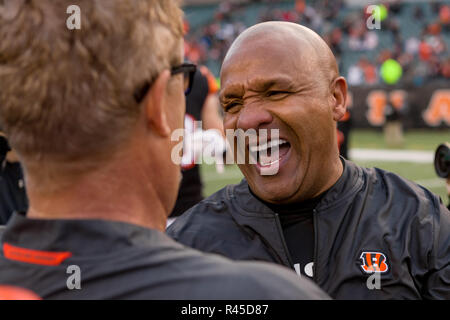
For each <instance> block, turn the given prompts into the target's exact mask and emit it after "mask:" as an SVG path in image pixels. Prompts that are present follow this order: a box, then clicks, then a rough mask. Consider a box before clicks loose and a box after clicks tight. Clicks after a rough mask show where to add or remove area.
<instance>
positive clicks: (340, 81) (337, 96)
mask: <svg viewBox="0 0 450 320" xmlns="http://www.w3.org/2000/svg"><path fill="white" fill-rule="evenodd" d="M332 88H333V92H332V94H333V98H334V99H333V102H334V105H333V119H334V120H335V121H339V120H340V119H341V118H342V117H343V116H344V115H345V112H346V110H347V81H346V80H345V78H344V77H338V78H336V79H335V80H334V83H333V85H332Z"/></svg>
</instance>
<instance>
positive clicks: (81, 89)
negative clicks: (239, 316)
mask: <svg viewBox="0 0 450 320" xmlns="http://www.w3.org/2000/svg"><path fill="white" fill-rule="evenodd" d="M74 4H75V5H77V6H78V7H79V8H80V12H81V15H82V16H81V29H80V30H77V29H75V30H69V29H68V28H66V18H67V15H66V8H67V7H68V6H69V5H74ZM0 39H2V40H1V42H0V83H1V85H0V86H1V90H0V105H1V108H0V121H1V126H2V128H3V129H4V131H5V133H6V135H7V137H8V139H9V142H10V144H11V146H12V147H13V148H14V149H15V150H16V151H17V153H18V155H19V157H20V160H21V162H22V164H23V166H24V170H25V175H26V187H27V191H28V196H29V203H30V207H29V210H28V211H27V213H26V215H25V214H24V213H15V214H14V215H13V217H12V218H11V220H10V221H9V223H8V224H7V226H6V229H5V230H4V231H3V232H2V235H1V251H0V285H8V286H18V287H22V288H24V289H27V290H31V291H33V292H34V293H36V294H37V295H39V296H40V297H42V298H44V299H77V298H84V299H185V298H189V299H320V298H327V296H326V295H325V294H324V293H323V292H322V291H321V290H320V289H319V288H318V287H317V286H315V285H314V284H313V283H311V282H308V281H302V282H298V279H297V277H296V275H295V274H294V273H293V272H290V271H288V270H287V269H285V268H282V267H279V266H274V265H269V264H267V263H235V262H232V261H230V260H228V259H225V258H222V257H219V256H215V255H207V254H203V253H200V252H198V251H195V250H192V249H188V248H186V247H184V246H182V245H180V244H177V243H175V242H174V241H173V240H171V239H170V238H169V237H167V236H166V235H164V233H163V231H164V229H165V225H166V219H167V216H168V214H169V213H170V211H171V210H172V208H173V205H174V203H175V199H176V196H177V190H178V186H179V180H180V168H179V166H178V165H176V164H175V163H173V162H172V161H171V149H172V148H173V147H174V146H175V144H177V141H171V132H172V131H174V130H175V129H178V128H181V127H182V126H183V118H184V112H185V102H184V95H183V91H184V90H185V89H189V87H190V85H191V83H190V80H189V79H191V77H190V76H189V75H190V74H191V73H192V72H193V71H194V70H195V66H193V65H188V64H184V63H183V56H182V45H183V43H182V16H181V10H180V9H179V7H178V5H177V3H176V2H175V1H172V0H159V1H156V0H133V1H129V0H97V1H92V0H79V1H74V0H61V1H53V0H28V1H21V0H5V1H2V2H1V5H0ZM183 75H185V76H184V77H183Z"/></svg>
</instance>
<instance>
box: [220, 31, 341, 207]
mask: <svg viewBox="0 0 450 320" xmlns="http://www.w3.org/2000/svg"><path fill="white" fill-rule="evenodd" d="M320 62H321V60H320V59H319V58H318V56H317V54H316V49H315V48H313V47H312V46H311V45H310V42H309V41H306V40H302V39H301V38H299V37H296V36H295V35H294V34H293V33H292V32H285V33H283V32H274V33H264V36H262V35H261V34H260V33H259V32H256V34H251V35H249V36H246V37H244V38H243V39H242V38H241V39H238V41H237V43H236V44H235V45H233V47H232V48H231V49H230V51H229V54H228V55H227V57H226V59H225V62H224V64H223V66H222V74H221V83H222V90H221V94H220V98H221V104H222V107H223V108H224V111H225V116H224V128H225V129H233V130H237V129H242V130H244V131H245V130H248V129H254V130H256V131H257V132H258V131H259V130H260V129H268V132H269V139H268V140H269V141H271V137H270V132H271V130H272V129H278V130H279V131H278V132H279V139H280V140H279V141H275V139H274V140H273V141H271V142H272V143H271V144H270V145H279V152H278V155H277V156H276V158H277V159H275V158H274V157H273V156H272V157H269V158H267V157H258V163H256V164H251V163H248V162H247V163H244V164H239V168H240V170H241V171H242V173H243V174H244V176H245V177H246V179H247V181H248V183H249V186H250V188H251V189H252V191H253V192H254V193H255V194H256V195H257V196H258V197H260V198H261V199H263V200H265V201H267V202H271V203H291V202H296V201H301V200H304V199H308V198H312V197H314V196H316V195H318V194H320V193H321V192H323V191H325V190H326V189H327V188H329V187H331V185H332V184H334V183H335V182H336V180H337V179H338V178H339V176H340V174H341V172H342V165H341V162H340V160H339V153H338V149H337V143H336V122H335V121H336V120H337V119H338V118H339V117H340V113H341V112H343V111H342V110H340V109H339V108H338V109H339V110H337V109H336V101H337V100H339V97H338V99H336V97H335V94H334V87H335V85H336V81H335V80H336V79H335V78H336V77H333V72H327V68H326V67H325V68H324V66H323V65H321V64H320ZM341 79H342V78H341ZM342 81H344V83H345V80H342ZM338 82H339V81H338ZM339 86H340V85H339ZM344 99H345V98H344ZM342 109H343V110H344V111H345V108H344V107H342ZM260 147H261V145H260ZM246 148H247V150H246V153H249V150H248V148H249V146H248V145H247V146H246ZM250 149H251V151H255V150H257V149H254V148H251V147H250ZM269 154H270V149H269ZM270 163H272V165H274V164H276V165H277V167H278V171H277V173H276V174H274V175H262V174H261V171H262V169H264V168H265V167H267V166H270ZM339 170H341V171H340V172H339Z"/></svg>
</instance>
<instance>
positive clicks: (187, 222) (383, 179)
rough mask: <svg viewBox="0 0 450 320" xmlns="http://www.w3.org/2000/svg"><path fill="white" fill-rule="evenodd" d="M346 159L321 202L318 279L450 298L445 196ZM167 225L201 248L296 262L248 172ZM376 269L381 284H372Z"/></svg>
mask: <svg viewBox="0 0 450 320" xmlns="http://www.w3.org/2000/svg"><path fill="white" fill-rule="evenodd" d="M341 159H342V158H341ZM342 161H343V163H344V172H343V174H342V176H341V178H340V179H339V180H338V182H337V183H336V184H335V185H334V186H333V187H332V188H331V189H330V190H329V191H327V193H326V194H325V196H324V197H323V198H322V199H321V201H320V202H319V204H318V205H317V206H316V208H315V210H314V215H313V217H314V231H315V232H314V233H315V248H314V277H313V280H314V281H315V282H316V283H317V284H318V285H319V286H320V287H321V288H322V289H323V290H324V291H325V292H327V293H328V294H329V295H330V296H331V297H332V298H335V299H450V212H449V211H448V209H447V208H446V207H445V206H444V205H443V204H442V202H441V201H440V198H439V197H438V196H436V195H434V194H433V193H431V192H430V191H428V190H426V189H425V188H423V187H421V186H419V185H417V184H415V183H413V182H410V181H408V180H406V179H403V178H401V177H400V176H398V175H396V174H393V173H390V172H386V171H384V170H380V169H377V168H374V169H367V168H362V167H359V166H357V165H356V164H354V163H352V162H350V161H347V160H344V159H342ZM167 232H168V234H169V235H170V236H171V237H173V238H174V239H175V240H177V241H179V242H181V243H183V244H185V245H187V246H190V247H193V248H196V249H199V250H203V251H206V252H213V253H218V254H222V255H224V256H227V257H229V258H232V259H236V260H261V261H270V262H274V263H277V264H281V265H284V266H286V267H289V268H293V263H292V261H291V257H290V254H289V251H288V249H287V247H286V244H285V240H284V236H283V232H282V229H281V225H280V221H279V217H278V214H277V213H276V212H273V211H272V210H271V209H269V208H268V207H267V206H265V205H264V204H263V203H262V202H260V201H259V200H258V199H256V198H255V197H254V196H253V195H252V194H251V192H250V191H249V186H248V183H247V182H246V181H245V180H243V181H242V182H241V183H240V184H238V185H230V186H227V187H225V188H224V189H222V190H220V191H218V192H217V193H215V194H214V195H212V196H210V197H209V198H207V199H205V200H203V201H202V202H201V203H199V204H198V205H196V206H194V207H193V208H191V209H190V210H189V211H187V212H186V213H185V214H183V215H182V216H181V217H180V218H178V220H177V221H175V222H174V223H173V224H172V225H171V226H170V227H169V228H168V230H167ZM298 245H299V248H301V243H299V244H298ZM372 276H379V278H378V280H379V286H370V285H368V283H370V282H372V281H373V283H375V282H376V281H377V280H376V279H375V278H372V279H373V280H372V279H369V278H370V277H372Z"/></svg>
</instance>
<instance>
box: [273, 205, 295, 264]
mask: <svg viewBox="0 0 450 320" xmlns="http://www.w3.org/2000/svg"><path fill="white" fill-rule="evenodd" d="M275 221H276V223H277V229H278V235H279V236H280V239H281V243H282V244H283V248H284V251H285V252H286V257H287V260H288V263H289V265H288V266H287V267H289V268H291V269H293V270H295V268H294V264H293V263H292V258H291V254H290V252H289V249H288V247H287V245H286V241H285V240H284V234H283V228H282V227H281V223H280V217H279V216H278V213H275Z"/></svg>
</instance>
